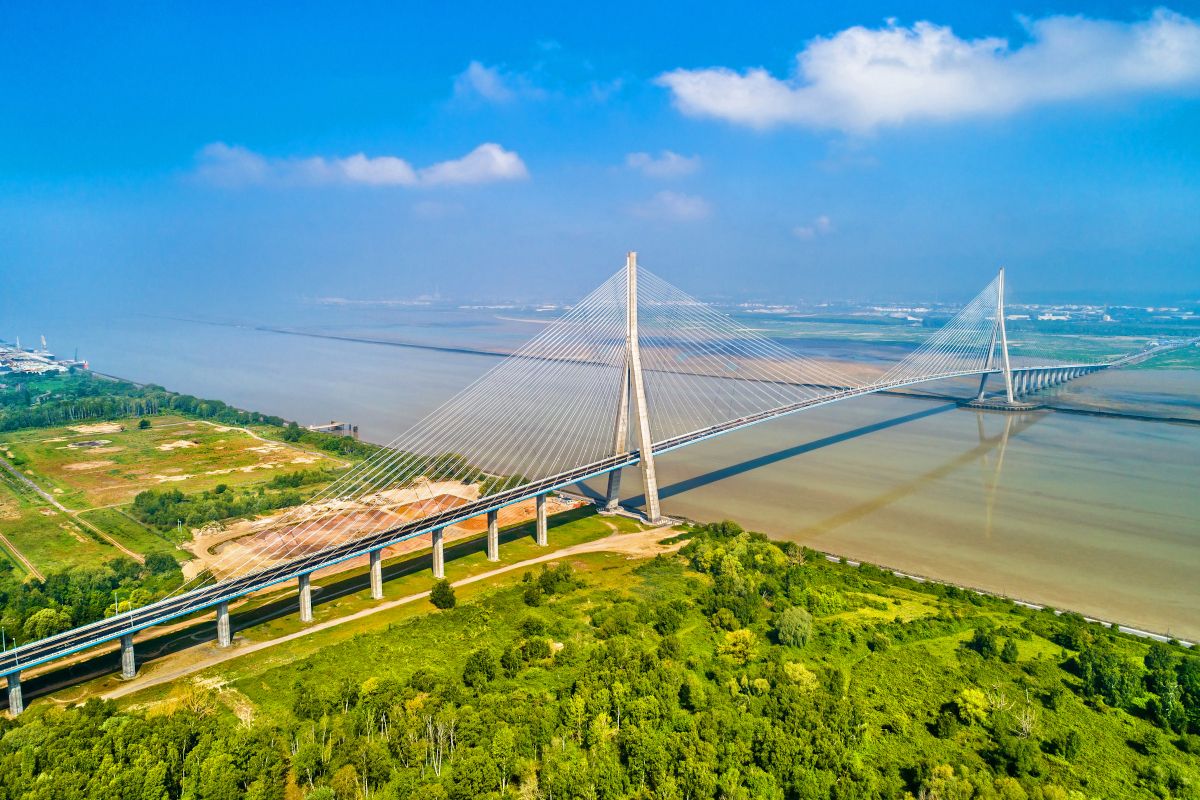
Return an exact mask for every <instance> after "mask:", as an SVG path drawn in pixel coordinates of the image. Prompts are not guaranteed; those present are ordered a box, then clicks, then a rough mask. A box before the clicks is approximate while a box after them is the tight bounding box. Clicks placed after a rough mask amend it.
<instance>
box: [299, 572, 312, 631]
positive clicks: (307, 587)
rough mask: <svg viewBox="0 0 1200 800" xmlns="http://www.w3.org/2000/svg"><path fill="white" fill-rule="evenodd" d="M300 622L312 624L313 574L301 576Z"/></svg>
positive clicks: (306, 573) (308, 573)
mask: <svg viewBox="0 0 1200 800" xmlns="http://www.w3.org/2000/svg"><path fill="white" fill-rule="evenodd" d="M300 621H301V622H312V573H311V572H305V573H304V574H303V575H301V576H300Z"/></svg>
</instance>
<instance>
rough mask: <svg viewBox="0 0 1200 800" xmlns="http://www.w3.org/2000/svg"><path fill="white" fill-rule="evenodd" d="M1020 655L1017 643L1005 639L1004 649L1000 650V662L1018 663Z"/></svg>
mask: <svg viewBox="0 0 1200 800" xmlns="http://www.w3.org/2000/svg"><path fill="white" fill-rule="evenodd" d="M1019 657H1020V653H1019V652H1018V651H1017V643H1016V641H1014V640H1013V639H1005V640H1004V647H1003V648H1002V649H1001V650H1000V660H1001V661H1003V662H1004V663H1005V664H1015V663H1017V658H1019Z"/></svg>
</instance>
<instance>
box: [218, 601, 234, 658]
mask: <svg viewBox="0 0 1200 800" xmlns="http://www.w3.org/2000/svg"><path fill="white" fill-rule="evenodd" d="M231 644H233V628H232V626H231V625H230V623H229V601H225V602H224V603H217V647H229V645H231Z"/></svg>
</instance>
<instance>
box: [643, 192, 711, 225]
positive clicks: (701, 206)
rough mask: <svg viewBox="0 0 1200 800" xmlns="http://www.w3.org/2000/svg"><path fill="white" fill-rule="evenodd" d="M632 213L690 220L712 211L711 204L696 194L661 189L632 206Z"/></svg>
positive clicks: (674, 219) (666, 218)
mask: <svg viewBox="0 0 1200 800" xmlns="http://www.w3.org/2000/svg"><path fill="white" fill-rule="evenodd" d="M633 213H634V214H636V215H637V216H639V217H645V218H647V219H665V220H671V221H673V222H692V221H694V220H698V219H705V218H706V217H708V215H709V214H711V213H712V206H710V205H709V203H708V201H707V200H705V199H704V198H703V197H699V196H697V195H693V194H683V193H681V192H670V191H662V192H659V193H658V194H656V195H654V197H652V198H650V200H649V201H647V202H645V203H640V204H638V205H636V206H634V207H633Z"/></svg>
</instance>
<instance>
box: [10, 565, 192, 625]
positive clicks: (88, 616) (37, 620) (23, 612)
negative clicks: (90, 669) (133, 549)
mask: <svg viewBox="0 0 1200 800" xmlns="http://www.w3.org/2000/svg"><path fill="white" fill-rule="evenodd" d="M23 578H24V576H22V575H21V574H19V573H17V572H16V571H15V570H14V569H13V566H12V564H11V563H10V562H8V561H0V609H2V610H0V625H3V627H4V630H5V638H6V639H7V644H8V646H10V647H11V646H12V645H13V644H14V643H26V642H31V641H33V640H35V639H43V638H45V637H47V636H52V635H54V634H56V633H61V632H62V631H65V630H70V629H71V628H75V627H78V626H80V625H86V624H87V623H89V622H95V621H96V620H98V619H103V618H104V617H106V616H111V615H112V614H114V613H119V612H123V611H127V610H129V608H130V607H131V606H132V607H134V608H136V607H139V606H144V605H146V604H147V603H149V602H152V601H153V600H156V599H158V598H159V597H162V596H163V595H165V594H166V593H167V592H169V591H170V590H172V589H174V588H175V587H177V586H179V584H180V583H182V582H183V573H182V572H181V571H180V569H179V563H178V562H177V561H176V560H175V558H174V557H173V556H171V555H170V554H169V553H166V552H162V551H157V552H152V553H149V554H148V555H147V556H146V563H144V564H139V563H138V562H136V561H134V560H133V559H132V558H127V557H126V556H119V557H117V558H113V559H111V560H109V561H108V562H106V563H105V564H104V565H103V566H99V567H94V568H88V567H75V568H74V569H69V570H61V571H58V572H51V573H49V574H47V575H46V579H45V580H38V579H37V578H29V579H23Z"/></svg>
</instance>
